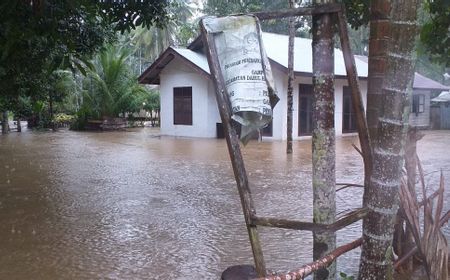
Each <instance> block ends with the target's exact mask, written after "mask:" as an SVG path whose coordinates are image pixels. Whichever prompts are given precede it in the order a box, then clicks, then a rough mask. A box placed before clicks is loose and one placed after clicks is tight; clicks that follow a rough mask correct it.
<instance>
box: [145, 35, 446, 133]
mask: <svg viewBox="0 0 450 280" xmlns="http://www.w3.org/2000/svg"><path fill="white" fill-rule="evenodd" d="M262 36H263V41H264V47H265V49H266V52H267V56H268V57H269V60H270V62H271V66H272V71H273V75H274V80H275V86H276V89H277V92H278V96H279V97H280V101H279V102H278V104H277V105H276V107H275V108H274V112H273V121H272V125H271V126H269V127H268V128H266V129H265V130H264V136H265V137H271V138H272V139H283V140H284V139H286V126H287V125H286V115H287V100H286V99H287V54H288V36H285V35H279V34H273V33H263V35H262ZM202 50H203V45H202V41H201V39H200V37H199V38H197V39H196V40H195V41H194V42H193V43H191V44H190V45H189V46H188V48H187V49H182V48H174V47H169V48H168V49H167V50H166V51H164V52H163V53H162V54H161V55H160V56H159V57H158V59H157V60H156V61H155V62H154V63H153V64H152V65H151V66H150V67H149V68H148V69H146V70H145V71H144V72H143V73H142V75H141V76H140V77H139V82H140V83H144V84H159V85H160V94H161V115H160V116H161V134H163V135H173V136H190V137H209V138H214V137H217V136H218V135H220V134H221V132H222V131H221V119H220V116H219V111H218V109H217V103H216V97H215V92H214V86H213V83H212V81H211V79H210V74H209V66H208V62H207V59H206V57H205V55H204V54H203V51H202ZM294 53H295V54H294V61H295V62H294V72H295V81H294V85H295V86H294V120H293V121H294V122H293V136H294V139H297V138H299V137H302V136H307V135H310V134H311V132H312V78H311V77H312V74H311V73H312V51H311V40H310V39H304V38H296V39H295V50H294ZM356 58H357V59H355V62H356V68H357V71H358V76H359V80H360V89H361V92H362V94H363V102H364V104H365V103H366V93H367V62H366V61H365V59H366V58H365V57H359V56H356ZM334 64H335V66H334V67H335V131H336V134H337V135H342V134H344V133H352V132H355V131H356V123H355V117H354V113H353V108H352V106H351V95H350V89H349V87H348V85H347V78H346V71H345V65H344V59H343V55H342V52H341V50H339V49H335V54H334ZM421 78H424V79H426V80H427V81H428V80H429V79H427V78H425V77H423V76H421ZM429 81H431V80H429ZM432 82H434V81H432ZM434 83H436V82H434ZM436 84H438V83H436ZM438 85H440V84H438ZM433 86H436V85H434V84H433ZM440 86H442V85H440ZM442 87H443V86H442ZM421 90H422V89H421ZM431 90H432V89H430V88H425V89H423V92H420V94H421V95H420V96H422V94H423V97H420V98H418V99H417V98H415V99H414V100H416V99H417V100H416V102H415V104H414V106H413V108H416V109H417V110H416V111H417V113H415V114H416V115H417V116H416V117H417V119H419V120H418V121H415V120H414V118H412V120H411V121H412V123H414V122H416V123H414V124H415V125H422V126H428V125H429V109H428V112H427V109H426V107H428V108H429V100H430V94H429V92H430V91H431ZM415 91H416V89H415ZM426 92H428V94H426ZM416 103H417V104H418V105H416ZM426 104H428V106H427V105H426ZM422 114H423V115H425V114H428V117H422Z"/></svg>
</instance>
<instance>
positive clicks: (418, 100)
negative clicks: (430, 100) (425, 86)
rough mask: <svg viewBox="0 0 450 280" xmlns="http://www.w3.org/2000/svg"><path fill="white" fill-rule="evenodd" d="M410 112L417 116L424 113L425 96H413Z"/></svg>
mask: <svg viewBox="0 0 450 280" xmlns="http://www.w3.org/2000/svg"><path fill="white" fill-rule="evenodd" d="M412 101H413V102H412V107H411V112H413V113H416V115H417V114H419V113H423V112H424V111H425V95H423V94H414V95H413V100H412Z"/></svg>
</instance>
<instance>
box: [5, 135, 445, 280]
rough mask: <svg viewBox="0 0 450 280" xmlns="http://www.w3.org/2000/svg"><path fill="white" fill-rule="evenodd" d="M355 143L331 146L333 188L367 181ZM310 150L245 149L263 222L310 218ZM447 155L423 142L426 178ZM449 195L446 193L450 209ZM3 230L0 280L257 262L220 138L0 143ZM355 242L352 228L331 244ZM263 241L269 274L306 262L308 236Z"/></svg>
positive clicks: (441, 144) (433, 178)
mask: <svg viewBox="0 0 450 280" xmlns="http://www.w3.org/2000/svg"><path fill="white" fill-rule="evenodd" d="M355 141H357V140H356V138H355V137H344V138H340V139H338V143H337V154H338V155H337V157H338V158H337V165H336V166H337V176H336V177H337V178H338V181H339V182H353V183H361V182H362V180H363V175H362V166H361V165H362V161H361V159H360V157H359V155H358V154H357V153H356V152H355V151H354V149H353V148H352V147H351V144H352V143H353V142H355ZM310 146H311V141H309V140H305V141H297V142H295V143H294V154H293V155H292V156H286V155H285V143H284V142H262V143H257V142H252V143H250V144H249V145H248V146H247V147H245V148H244V149H243V153H244V158H245V161H246V167H247V171H248V173H249V177H250V181H251V183H252V186H251V187H252V191H253V195H254V200H255V204H256V207H257V212H258V213H259V214H261V215H265V216H273V217H280V218H281V217H282V218H290V219H297V220H305V221H310V220H311V214H312V209H311V204H312V191H311V179H310V177H311V152H310ZM449 146H450V133H449V132H429V133H427V136H425V137H424V139H423V140H422V141H421V142H420V144H419V153H420V155H421V156H422V158H423V164H424V167H425V170H426V171H427V172H432V171H436V170H439V169H440V168H442V169H443V170H444V173H445V175H446V177H447V178H450V160H449V159H450V156H449V155H448V154H447V153H446V149H447V147H449ZM427 179H428V183H429V184H430V185H431V184H435V183H436V182H437V179H438V174H437V173H435V174H431V175H429V176H428V177H427ZM361 195H362V192H361V190H359V189H347V190H344V191H342V192H339V193H338V195H337V203H338V212H343V211H345V210H348V209H351V208H356V207H359V206H360V201H361ZM449 196H450V193H449V188H447V192H446V201H447V202H446V203H447V205H446V206H447V208H446V209H448V206H449V203H448V201H449V200H448V198H449ZM0 221H1V223H0V279H105V278H106V279H218V276H219V275H220V273H221V271H222V270H224V269H225V268H226V267H227V266H230V265H235V264H240V263H252V256H251V251H250V246H249V242H248V237H247V232H246V229H245V225H244V218H243V216H242V213H241V208H240V202H239V197H238V194H237V190H236V186H235V181H234V177H233V174H232V170H231V164H230V162H229V158H228V153H227V150H226V145H225V142H224V140H217V139H181V138H180V139H177V138H170V137H159V136H157V134H156V133H155V131H153V130H151V129H140V130H133V131H129V132H126V133H124V132H108V133H80V132H71V131H60V132H56V133H37V132H30V131H28V132H24V133H22V134H17V133H11V134H10V135H7V136H1V137H0ZM446 231H447V233H448V232H450V230H449V228H448V226H447V228H446ZM360 234H361V233H360V224H359V223H358V224H355V225H353V226H352V227H351V228H347V229H345V230H341V231H339V232H338V243H339V244H343V243H345V242H348V241H351V240H353V239H356V238H357V237H359V236H360ZM261 239H262V242H263V249H264V253H265V258H266V261H267V263H268V267H270V268H272V269H275V270H286V269H289V268H295V267H298V266H299V265H301V264H303V263H306V262H309V261H311V255H312V246H311V242H312V235H311V234H310V233H308V232H296V231H291V230H282V229H273V228H263V229H261ZM358 258H359V250H355V251H353V252H350V253H349V254H347V255H345V256H344V257H342V258H340V261H339V264H338V270H339V271H345V272H347V273H350V274H354V273H356V271H357V266H358V264H357V260H358Z"/></svg>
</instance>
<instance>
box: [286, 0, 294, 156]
mask: <svg viewBox="0 0 450 280" xmlns="http://www.w3.org/2000/svg"><path fill="white" fill-rule="evenodd" d="M289 7H290V8H291V9H292V8H294V0H289ZM288 28H289V47H288V86H287V120H286V126H287V128H286V132H287V137H286V139H287V141H286V153H287V154H292V126H293V111H294V108H293V107H294V93H293V91H294V89H293V86H292V83H293V82H294V42H295V18H293V17H291V18H289V27H288Z"/></svg>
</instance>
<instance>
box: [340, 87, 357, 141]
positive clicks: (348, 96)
mask: <svg viewBox="0 0 450 280" xmlns="http://www.w3.org/2000/svg"><path fill="white" fill-rule="evenodd" d="M342 90H343V96H342V132H343V133H349V132H356V115H355V111H354V110H353V104H352V91H351V89H350V87H346V86H344V87H343V89H342Z"/></svg>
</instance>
